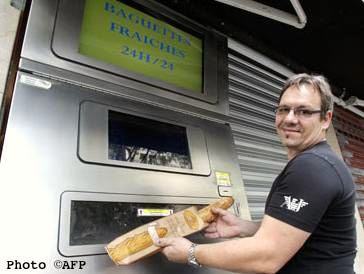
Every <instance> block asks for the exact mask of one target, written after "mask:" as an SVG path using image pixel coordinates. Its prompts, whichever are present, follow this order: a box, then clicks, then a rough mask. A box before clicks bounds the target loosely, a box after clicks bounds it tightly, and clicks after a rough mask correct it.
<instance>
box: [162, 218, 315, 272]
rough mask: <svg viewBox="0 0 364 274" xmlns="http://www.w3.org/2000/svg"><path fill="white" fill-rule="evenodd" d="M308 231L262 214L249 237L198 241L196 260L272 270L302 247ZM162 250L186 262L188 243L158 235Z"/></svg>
mask: <svg viewBox="0 0 364 274" xmlns="http://www.w3.org/2000/svg"><path fill="white" fill-rule="evenodd" d="M309 236H310V233H308V232H305V231H303V230H301V229H298V228H295V227H293V226H291V225H288V224H286V223H284V222H282V221H279V220H277V219H275V218H272V217H270V216H268V215H265V216H264V219H263V221H262V224H261V226H260V228H259V230H258V231H257V232H256V233H255V235H254V236H252V237H247V238H242V239H234V240H229V241H225V242H220V243H216V244H202V245H198V246H197V247H196V249H195V256H196V258H197V260H198V262H199V263H200V264H202V265H204V266H207V267H214V268H220V269H224V270H228V271H232V272H255V273H276V272H277V271H278V270H279V269H280V268H282V267H283V266H284V265H285V264H286V263H287V261H288V260H289V259H290V258H291V257H292V256H293V255H294V254H295V253H296V252H297V251H298V250H299V249H300V248H301V247H302V245H303V244H304V242H305V241H306V240H307V238H308V237H309ZM160 241H161V242H160V245H161V246H162V247H165V248H164V249H163V251H162V252H163V254H164V255H166V256H167V258H168V259H169V260H171V261H174V262H180V263H186V262H187V253H188V248H189V247H190V245H191V243H190V242H189V241H188V240H186V239H184V238H164V239H160Z"/></svg>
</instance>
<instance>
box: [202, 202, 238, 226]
mask: <svg viewBox="0 0 364 274" xmlns="http://www.w3.org/2000/svg"><path fill="white" fill-rule="evenodd" d="M233 203H234V199H233V198H232V197H224V198H221V199H219V200H217V201H216V202H214V203H212V204H210V205H209V206H206V207H204V208H202V209H200V210H199V211H198V215H199V216H200V218H201V219H202V220H203V221H204V222H205V223H211V222H212V221H214V220H215V218H216V215H215V214H214V213H212V211H211V209H212V208H222V209H228V208H229V207H230V206H231V205H232V204H233Z"/></svg>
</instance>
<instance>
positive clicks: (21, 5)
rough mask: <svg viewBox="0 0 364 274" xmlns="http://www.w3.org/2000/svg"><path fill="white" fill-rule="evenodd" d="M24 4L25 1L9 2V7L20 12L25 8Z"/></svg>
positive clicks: (12, 0)
mask: <svg viewBox="0 0 364 274" xmlns="http://www.w3.org/2000/svg"><path fill="white" fill-rule="evenodd" d="M25 2H26V0H10V6H12V7H13V8H16V9H18V10H20V11H23V10H24V8H25Z"/></svg>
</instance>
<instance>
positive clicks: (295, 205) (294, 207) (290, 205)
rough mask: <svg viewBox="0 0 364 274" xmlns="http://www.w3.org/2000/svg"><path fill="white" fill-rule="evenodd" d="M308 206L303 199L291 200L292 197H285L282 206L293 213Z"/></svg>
mask: <svg viewBox="0 0 364 274" xmlns="http://www.w3.org/2000/svg"><path fill="white" fill-rule="evenodd" d="M306 205H308V203H307V202H305V201H304V200H303V199H299V200H298V199H296V198H291V196H284V203H283V204H281V207H284V206H285V207H286V208H287V209H288V210H291V211H293V212H298V211H300V209H301V208H302V207H304V206H306Z"/></svg>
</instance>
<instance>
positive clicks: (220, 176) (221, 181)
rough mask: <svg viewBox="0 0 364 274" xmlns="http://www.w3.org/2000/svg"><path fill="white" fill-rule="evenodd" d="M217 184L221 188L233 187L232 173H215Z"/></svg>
mask: <svg viewBox="0 0 364 274" xmlns="http://www.w3.org/2000/svg"><path fill="white" fill-rule="evenodd" d="M215 176H216V183H217V185H219V186H231V181H230V173H229V172H222V171H215Z"/></svg>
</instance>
